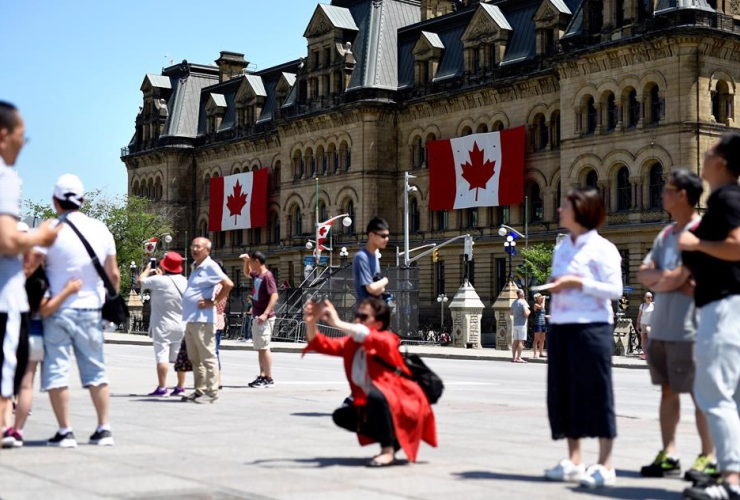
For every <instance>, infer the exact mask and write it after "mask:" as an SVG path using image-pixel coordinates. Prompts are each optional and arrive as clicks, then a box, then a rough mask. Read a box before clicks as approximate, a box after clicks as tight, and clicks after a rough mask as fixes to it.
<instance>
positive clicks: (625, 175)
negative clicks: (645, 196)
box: [617, 167, 632, 212]
mask: <svg viewBox="0 0 740 500" xmlns="http://www.w3.org/2000/svg"><path fill="white" fill-rule="evenodd" d="M630 208H632V185H631V184H630V171H629V169H628V168H627V167H622V168H620V169H619V172H617V210H618V211H620V212H622V211H626V210H629V209H630Z"/></svg>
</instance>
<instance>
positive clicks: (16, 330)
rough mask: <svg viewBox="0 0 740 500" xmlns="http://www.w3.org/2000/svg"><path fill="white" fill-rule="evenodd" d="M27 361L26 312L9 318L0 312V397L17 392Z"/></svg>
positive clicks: (10, 395)
mask: <svg viewBox="0 0 740 500" xmlns="http://www.w3.org/2000/svg"><path fill="white" fill-rule="evenodd" d="M6 337H7V338H6ZM6 349H7V350H8V352H6ZM13 358H14V359H13ZM27 363H28V314H27V313H16V316H15V317H12V318H9V317H8V313H0V397H3V398H5V399H10V398H11V397H13V396H14V395H16V394H18V392H19V390H20V388H21V381H22V380H23V375H24V374H25V373H26V364H27Z"/></svg>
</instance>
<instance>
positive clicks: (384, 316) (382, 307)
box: [358, 297, 391, 331]
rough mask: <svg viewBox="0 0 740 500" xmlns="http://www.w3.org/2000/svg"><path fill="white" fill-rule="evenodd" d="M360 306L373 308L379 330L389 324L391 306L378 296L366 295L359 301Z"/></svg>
mask: <svg viewBox="0 0 740 500" xmlns="http://www.w3.org/2000/svg"><path fill="white" fill-rule="evenodd" d="M360 306H368V307H370V309H372V310H373V316H375V321H380V324H381V325H380V331H386V330H388V328H390V326H391V308H390V307H388V304H386V303H385V301H384V300H382V299H379V298H378V297H368V298H366V299H363V300H362V302H360V303H359V305H358V308H359V307H360Z"/></svg>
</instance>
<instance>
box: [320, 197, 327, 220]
mask: <svg viewBox="0 0 740 500" xmlns="http://www.w3.org/2000/svg"><path fill="white" fill-rule="evenodd" d="M328 214H329V212H327V210H326V202H324V201H323V200H322V201H320V202H319V222H325V221H326V220H327V219H328V218H329V215H328Z"/></svg>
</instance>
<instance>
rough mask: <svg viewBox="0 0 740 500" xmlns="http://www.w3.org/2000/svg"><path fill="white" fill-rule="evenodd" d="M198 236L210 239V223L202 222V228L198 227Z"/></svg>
mask: <svg viewBox="0 0 740 500" xmlns="http://www.w3.org/2000/svg"><path fill="white" fill-rule="evenodd" d="M198 236H200V237H201V238H207V237H208V221H205V220H202V221H200V226H199V227H198Z"/></svg>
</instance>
